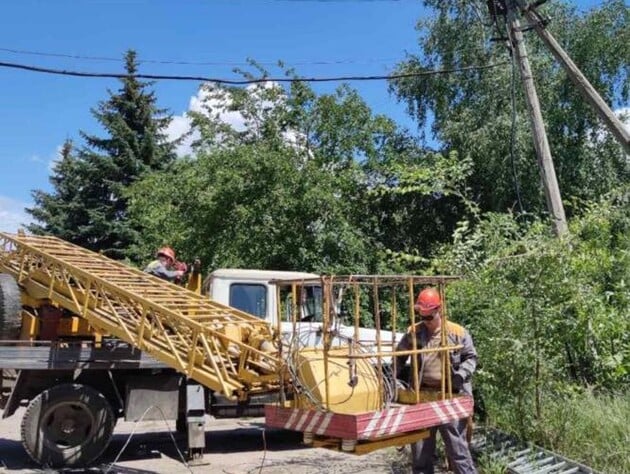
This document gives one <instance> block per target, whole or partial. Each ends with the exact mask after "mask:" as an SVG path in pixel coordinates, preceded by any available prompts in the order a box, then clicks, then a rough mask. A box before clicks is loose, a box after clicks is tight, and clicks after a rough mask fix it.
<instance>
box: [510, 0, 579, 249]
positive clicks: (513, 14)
mask: <svg viewBox="0 0 630 474" xmlns="http://www.w3.org/2000/svg"><path fill="white" fill-rule="evenodd" d="M506 7H507V20H508V25H509V28H510V40H511V45H512V51H513V54H515V55H516V60H517V61H518V65H519V69H520V71H521V80H522V81H523V87H524V89H525V99H526V102H527V109H528V110H529V118H530V122H531V126H532V134H533V136H534V148H535V149H536V157H537V159H538V167H539V170H540V176H541V178H542V183H543V187H544V189H545V198H546V200H547V209H548V211H549V214H550V217H551V219H552V222H553V230H554V233H555V234H556V236H558V237H560V236H562V235H563V234H565V233H566V232H567V231H568V228H567V218H566V216H565V213H564V206H563V205H562V198H561V197H560V188H559V186H558V179H557V178H556V171H555V169H554V166H553V159H552V158H551V150H550V149H549V142H548V141H547V132H546V131H545V124H544V123H543V118H542V113H541V111H540V102H539V101H538V95H537V94H536V86H535V85H534V78H533V76H532V70H531V67H530V65H529V59H528V58H527V50H526V49H525V43H524V42H523V32H522V31H521V25H520V22H519V21H518V17H517V11H518V9H517V0H507V1H506Z"/></svg>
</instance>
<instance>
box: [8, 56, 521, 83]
mask: <svg viewBox="0 0 630 474" xmlns="http://www.w3.org/2000/svg"><path fill="white" fill-rule="evenodd" d="M506 64H509V62H508V61H502V62H498V63H490V64H481V65H471V66H462V67H458V68H448V69H432V70H426V71H417V72H409V73H398V74H386V75H352V76H327V77H324V76H322V77H275V78H274V77H262V78H258V79H221V78H217V77H208V76H188V75H168V74H123V73H108V72H85V71H73V70H65V69H52V68H45V67H40V66H32V65H28V64H18V63H9V62H4V61H2V62H0V67H4V68H9V69H20V70H24V71H30V72H38V73H45V74H55V75H61V76H74V77H89V78H112V79H124V78H127V77H130V76H133V77H135V78H138V79H149V80H171V81H201V82H213V83H216V84H225V85H247V84H260V83H265V82H277V83H292V82H346V81H388V80H392V79H405V78H413V77H423V76H433V75H439V74H452V73H457V72H464V71H480V70H484V69H492V68H495V67H499V66H503V65H506Z"/></svg>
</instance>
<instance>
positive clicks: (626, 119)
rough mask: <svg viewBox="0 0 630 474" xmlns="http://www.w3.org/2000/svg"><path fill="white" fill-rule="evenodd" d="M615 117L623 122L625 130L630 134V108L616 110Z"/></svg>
mask: <svg viewBox="0 0 630 474" xmlns="http://www.w3.org/2000/svg"><path fill="white" fill-rule="evenodd" d="M615 115H616V116H617V117H619V119H620V120H621V121H622V122H623V125H624V127H625V129H626V130H627V131H628V132H630V107H622V108H620V109H617V110H615Z"/></svg>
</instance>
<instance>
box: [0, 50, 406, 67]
mask: <svg viewBox="0 0 630 474" xmlns="http://www.w3.org/2000/svg"><path fill="white" fill-rule="evenodd" d="M0 51H3V52H5V53H11V54H21V55H26V56H42V57H50V58H65V59H79V60H86V61H109V62H116V63H123V62H124V61H125V60H124V58H122V57H120V58H115V57H111V56H86V55H81V54H68V53H53V52H48V51H33V50H28V49H14V48H0ZM392 61H398V59H396V58H375V59H337V60H330V61H324V60H321V61H315V60H313V61H305V60H299V61H282V62H285V63H287V64H288V65H289V66H329V65H338V64H374V63H389V62H392ZM254 62H255V63H256V64H260V65H263V66H277V65H278V62H279V61H254ZM138 64H171V65H177V66H249V65H251V63H249V62H246V61H185V60H178V59H138Z"/></svg>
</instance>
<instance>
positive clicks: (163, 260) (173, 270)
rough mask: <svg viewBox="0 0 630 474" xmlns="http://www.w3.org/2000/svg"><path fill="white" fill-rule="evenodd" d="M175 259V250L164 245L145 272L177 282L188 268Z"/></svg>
mask: <svg viewBox="0 0 630 474" xmlns="http://www.w3.org/2000/svg"><path fill="white" fill-rule="evenodd" d="M181 265H182V264H180V263H179V262H177V261H176V260H175V251H174V250H173V249H172V248H170V247H162V248H161V249H159V250H158V251H157V253H156V259H155V260H153V261H152V262H151V263H149V264H148V265H147V267H146V268H145V269H144V271H145V272H147V273H150V274H151V275H154V276H156V277H158V278H162V279H163V280H167V281H170V282H175V281H177V280H179V279H181V278H182V276H183V275H184V273H186V269H185V268H182V267H181Z"/></svg>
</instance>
